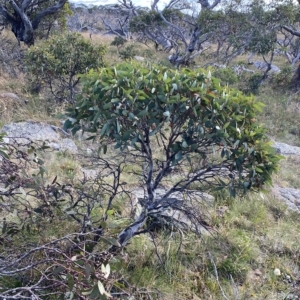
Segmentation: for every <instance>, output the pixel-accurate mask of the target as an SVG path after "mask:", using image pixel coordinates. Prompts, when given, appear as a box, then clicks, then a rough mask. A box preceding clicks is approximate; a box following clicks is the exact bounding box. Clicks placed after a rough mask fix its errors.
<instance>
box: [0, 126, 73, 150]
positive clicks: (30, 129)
mask: <svg viewBox="0 0 300 300" xmlns="http://www.w3.org/2000/svg"><path fill="white" fill-rule="evenodd" d="M56 129H57V130H56ZM58 129H59V128H57V127H55V126H52V125H49V124H45V123H40V122H34V121H27V122H19V123H11V124H8V125H5V126H4V127H3V128H2V129H1V132H5V133H6V135H7V137H5V138H4V141H5V142H6V143H14V142H15V143H21V144H29V143H30V141H33V142H45V143H46V144H47V145H48V146H49V147H51V148H53V149H55V150H59V151H65V150H68V151H69V152H70V153H72V154H76V153H77V152H78V149H77V146H76V145H75V143H74V141H73V140H72V139H69V138H63V137H62V135H61V134H60V133H59V130H58Z"/></svg>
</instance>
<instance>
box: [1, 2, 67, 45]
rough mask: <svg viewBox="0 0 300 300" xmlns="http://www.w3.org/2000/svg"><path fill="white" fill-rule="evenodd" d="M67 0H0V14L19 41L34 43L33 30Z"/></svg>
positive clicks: (28, 43)
mask: <svg viewBox="0 0 300 300" xmlns="http://www.w3.org/2000/svg"><path fill="white" fill-rule="evenodd" d="M66 3H67V0H59V1H55V0H42V1H38V0H34V1H30V0H1V1H0V14H1V15H2V16H3V17H4V18H5V19H6V21H7V22H8V23H10V25H11V30H12V32H13V33H14V35H15V36H16V38H17V40H18V41H19V42H24V43H25V44H26V45H29V46H31V45H33V44H34V31H35V30H36V29H37V28H38V27H39V25H40V23H41V22H42V20H43V19H44V18H46V17H47V16H49V15H53V14H55V13H57V12H58V11H59V10H60V9H62V7H63V6H64V5H65V4H66Z"/></svg>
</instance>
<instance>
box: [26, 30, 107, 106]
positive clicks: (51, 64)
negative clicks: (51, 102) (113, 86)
mask: <svg viewBox="0 0 300 300" xmlns="http://www.w3.org/2000/svg"><path fill="white" fill-rule="evenodd" d="M104 53H105V48H104V47H103V46H95V45H93V44H92V43H91V42H90V41H88V40H85V39H84V38H83V37H82V36H81V35H80V34H76V33H67V34H63V35H58V36H53V37H51V38H50V39H49V40H47V41H45V42H43V43H40V44H39V45H38V46H34V47H31V48H30V49H28V51H27V54H26V58H25V64H26V68H27V71H28V72H29V73H30V74H31V75H32V84H33V85H35V86H38V87H41V88H43V89H49V90H50V92H51V93H52V94H53V95H54V97H55V100H57V101H60V102H62V101H68V102H70V103H73V101H74V97H75V95H76V93H77V92H78V89H77V86H78V83H79V81H80V77H79V76H78V75H79V74H81V73H85V72H86V71H87V70H88V69H90V68H97V67H101V66H103V65H104V63H103V55H104Z"/></svg>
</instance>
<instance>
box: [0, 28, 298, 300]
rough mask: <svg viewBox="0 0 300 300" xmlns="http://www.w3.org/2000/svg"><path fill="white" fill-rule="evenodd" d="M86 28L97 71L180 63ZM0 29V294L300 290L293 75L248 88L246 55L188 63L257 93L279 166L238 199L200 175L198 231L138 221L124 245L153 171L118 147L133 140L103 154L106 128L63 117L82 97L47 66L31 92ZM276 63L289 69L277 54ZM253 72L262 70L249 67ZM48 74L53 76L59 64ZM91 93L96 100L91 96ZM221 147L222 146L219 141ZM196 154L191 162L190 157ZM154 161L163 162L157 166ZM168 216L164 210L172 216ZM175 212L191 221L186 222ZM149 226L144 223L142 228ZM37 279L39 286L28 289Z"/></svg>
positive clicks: (116, 295)
mask: <svg viewBox="0 0 300 300" xmlns="http://www.w3.org/2000/svg"><path fill="white" fill-rule="evenodd" d="M82 36H83V37H84V38H85V40H86V41H91V43H92V44H93V45H103V46H105V47H106V53H105V54H103V62H104V63H105V65H101V66H100V67H99V69H101V68H104V66H106V67H107V68H109V67H111V66H117V64H118V63H121V62H124V61H125V60H127V61H131V62H132V64H133V66H136V65H137V66H138V67H137V69H140V70H142V69H147V68H150V67H149V66H150V64H151V65H155V64H157V65H159V66H160V67H162V66H165V67H166V68H169V69H170V70H173V69H174V68H173V66H172V65H171V64H170V62H169V60H168V56H169V53H166V52H163V51H156V50H155V48H154V47H148V46H147V45H143V44H138V43H137V42H134V41H132V40H129V41H127V42H126V43H125V45H112V42H113V41H114V36H111V35H108V36H107V35H105V36H103V35H100V34H92V35H91V36H90V34H89V33H82ZM2 37H3V40H5V41H9V43H8V42H7V43H6V44H5V45H6V47H4V48H3V49H4V50H3V51H4V52H3V53H5V55H6V56H5V62H6V63H5V64H4V63H2V65H1V73H0V107H1V109H0V112H1V115H0V123H1V128H4V129H3V131H5V132H7V137H4V138H3V137H1V139H2V140H1V149H0V154H1V163H2V167H1V172H0V178H1V180H0V182H1V189H0V195H1V202H0V207H1V208H0V209H1V210H0V224H1V225H0V226H1V229H2V233H1V235H0V248H1V250H0V274H1V277H0V298H1V299H128V300H129V299H166V300H167V299H170V300H171V299H178V300H184V299H194V300H196V299H203V300H204V299H217V300H218V299H270V300H271V299H282V300H283V299H299V298H300V270H299V258H300V246H299V245H300V235H299V230H300V222H299V205H300V202H299V198H300V179H299V178H300V168H299V164H300V150H299V148H298V147H300V140H299V128H300V127H299V121H298V120H299V113H300V111H299V107H298V106H299V105H298V104H299V103H298V102H299V99H298V98H299V93H298V91H297V90H295V89H292V88H291V86H290V81H291V77H292V75H291V72H292V71H290V73H289V74H283V76H282V77H280V74H282V73H279V74H273V75H271V76H269V78H268V79H267V80H266V81H265V82H264V83H263V84H262V85H261V86H260V87H259V88H258V89H256V87H254V88H253V90H250V91H249V82H251V81H249V77H250V76H252V73H249V72H241V73H237V74H236V73H235V72H234V67H235V66H236V65H237V64H238V62H239V63H240V62H244V63H245V64H246V63H247V56H246V55H240V56H238V57H236V58H235V59H234V61H233V62H232V63H231V64H230V65H229V66H228V67H226V68H225V69H223V68H219V67H218V66H216V65H215V66H213V65H210V66H207V63H208V62H210V60H211V57H209V55H206V54H205V53H204V55H200V56H198V57H197V58H196V59H195V61H194V64H193V65H192V66H190V68H191V69H198V68H199V67H203V66H204V67H205V68H206V70H205V71H202V70H201V71H199V72H204V73H203V74H205V76H209V75H207V74H212V76H213V77H214V76H215V77H217V78H219V79H220V81H221V82H222V84H224V86H227V83H228V82H229V81H231V79H232V78H233V80H232V81H231V82H230V83H229V86H230V87H235V88H238V89H240V90H243V91H244V93H247V94H248V96H249V95H250V94H251V93H253V92H254V93H256V95H255V99H256V101H259V102H262V103H263V104H264V108H263V110H262V112H260V113H258V114H257V116H256V120H255V122H256V121H257V123H260V124H262V125H263V126H264V127H265V128H266V135H267V137H268V138H269V139H270V140H271V141H272V142H273V147H275V148H276V149H277V152H278V154H281V155H282V159H281V160H280V162H279V171H278V173H277V174H273V175H272V181H273V186H270V185H267V184H266V185H264V186H263V188H262V189H254V191H249V193H247V194H246V195H242V193H237V196H236V197H232V195H230V193H229V192H228V190H219V191H218V190H215V191H214V192H212V193H210V194H209V195H208V194H206V192H207V190H209V189H210V185H211V184H212V183H211V181H210V180H207V181H206V182H205V184H203V185H198V183H197V184H196V183H195V184H194V185H192V186H191V187H190V188H189V189H188V190H189V191H193V192H194V191H195V190H196V191H197V192H200V193H201V197H202V198H201V202H199V203H200V204H201V205H203V206H195V207H194V208H195V211H196V210H197V209H199V211H201V214H203V216H202V215H201V218H202V217H203V220H202V219H201V222H202V224H203V226H202V228H201V235H200V236H199V235H198V234H196V233H195V230H194V231H193V230H190V229H191V228H193V224H190V223H188V224H189V229H188V230H187V227H184V226H183V227H180V226H177V227H176V226H175V225H174V224H172V223H169V224H168V223H167V222H166V223H163V222H162V221H160V222H161V223H160V222H157V223H155V222H153V224H154V225H153V226H152V227H151V226H150V225H151V219H149V222H150V223H149V224H150V225H149V224H148V223H145V224H144V227H142V228H143V229H145V233H143V230H141V232H140V233H139V234H137V235H136V236H134V237H133V238H132V239H131V240H130V241H129V243H128V244H126V245H125V246H124V247H121V249H119V248H118V247H119V246H120V243H119V242H118V235H119V234H120V232H122V230H123V229H124V228H126V226H129V225H130V224H131V223H132V222H133V221H134V218H135V217H136V215H137V214H138V212H139V209H140V207H139V205H140V203H142V201H143V200H145V199H144V193H145V192H144V186H143V185H142V184H141V182H142V180H143V178H142V176H144V175H143V174H144V173H143V172H146V171H147V170H146V171H145V170H144V169H143V168H145V169H147V168H146V167H144V166H143V165H142V163H141V161H139V159H141V158H140V156H139V155H136V156H135V157H134V159H132V158H131V159H132V160H129V159H128V158H127V157H125V154H126V153H127V152H126V151H132V153H134V151H135V150H136V149H131V148H129V150H128V149H127V148H126V149H125V148H124V149H122V148H121V147H120V148H121V149H122V150H123V152H122V151H121V150H120V149H119V148H118V147H114V144H113V142H112V141H109V143H108V145H107V148H108V150H107V153H106V154H103V152H98V150H99V145H100V141H99V139H98V136H99V134H100V130H98V131H95V132H93V131H92V130H90V131H88V130H86V132H84V128H82V127H81V128H80V130H79V131H78V132H77V133H76V134H74V135H73V134H72V132H71V131H70V130H69V131H68V130H67V128H66V126H65V127H63V124H64V123H65V121H66V120H68V116H67V112H66V111H67V110H68V109H69V110H70V109H71V110H72V109H74V107H76V105H77V108H78V107H80V105H79V104H76V105H75V104H74V103H72V101H73V98H72V101H69V103H68V102H67V101H60V100H59V99H60V98H57V99H58V100H57V99H55V98H54V96H53V94H51V92H50V91H49V89H47V87H46V85H47V84H48V82H47V76H48V79H49V77H50V75H51V76H52V75H53V71H52V73H48V75H46V76H45V78H43V79H41V78H38V79H39V80H40V81H39V86H38V87H36V86H34V88H35V89H34V88H33V84H32V83H33V82H34V80H33V78H34V76H31V77H30V76H29V73H28V69H29V67H28V66H27V67H26V68H24V66H23V65H22V64H21V63H20V61H22V60H13V59H12V58H15V57H19V58H18V59H23V57H24V55H25V53H26V51H27V47H25V46H24V45H22V46H21V48H18V46H17V41H15V40H14V37H13V36H12V34H11V33H10V32H8V31H6V32H5V31H4V32H2ZM43 43H44V41H38V42H37V43H36V46H37V47H40V49H41V48H42V47H43V46H42V45H43ZM62 43H63V42H61V44H62ZM66 44H67V43H66ZM117 46H118V47H117ZM210 47H212V48H214V47H215V45H210ZM207 51H209V48H208V50H207ZM99 55H100V54H99ZM101 55H102V54H101ZM20 57H21V58H20ZM255 59H257V60H258V59H259V58H258V57H256V58H255ZM65 60H66V61H67V59H65ZM138 60H139V61H141V62H137V61H138ZM97 63H98V62H97ZM100 63H102V62H100ZM273 63H274V64H276V65H277V66H279V67H280V68H281V69H282V70H283V69H284V66H285V61H284V60H283V58H282V57H281V56H277V57H275V59H274V61H273ZM33 64H34V62H32V65H33ZM135 64H136V65H135ZM246 66H247V65H246ZM44 68H45V69H46V66H44ZM247 68H250V69H251V70H253V72H255V74H259V75H261V74H262V72H261V71H260V70H257V69H255V68H254V66H247ZM16 70H17V71H16ZM56 70H57V73H56V75H57V74H58V73H59V71H58V67H57V66H56ZM170 72H171V71H170ZM49 74H50V75H49ZM54 74H55V72H54ZM172 74H173V73H172ZM57 76H58V75H57ZM90 76H91V77H92V75H90ZM97 76H98V75H97ZM174 76H175V75H174ZM54 78H55V77H54ZM205 78H206V77H205ZM207 78H209V77H207ZM289 78H290V80H289ZM28 79H29V80H28ZM55 79H56V78H55ZM136 80H138V78H136ZM129 81H130V80H129V79H128V82H129ZM53 82H55V84H57V82H56V81H53ZM34 83H36V82H34ZM205 83H207V82H206V81H205ZM81 84H82V83H81V82H80V83H79V84H78V85H77V86H76V89H78V90H76V89H75V88H74V90H76V91H77V96H76V97H78V98H80V97H81V96H82V97H84V96H85V94H88V90H85V91H84V92H82V90H81V87H82V85H81ZM128 85H129V83H128ZM250 88H251V87H250ZM87 89H88V88H87ZM224 89H225V88H224ZM95 90H97V89H96V88H95ZM124 90H125V88H124ZM130 92H131V91H130ZM130 92H129V95H130ZM144 92H145V93H146V92H147V91H146V89H145V91H144ZM154 92H155V91H153V93H154ZM209 92H210V91H209ZM64 95H65V94H64ZM99 95H100V94H99ZM101 95H102V94H101ZM58 96H59V97H60V96H61V94H59V95H58ZM104 96H105V95H102V96H101V97H103V99H104ZM63 97H65V96H63ZM99 97H100V96H99ZM237 97H238V96H237ZM249 97H252V96H249ZM64 99H66V97H65V98H64ZM67 99H71V98H67ZM76 99H77V98H76ZM97 99H98V98H97V97H96V96H95V98H93V101H95V102H96V101H97ZM74 101H75V100H74ZM80 101H82V99H81V100H80ZM103 101H104V100H103ZM103 103H104V102H103ZM91 107H92V106H91ZM91 107H90V108H91ZM116 109H117V108H116ZM155 109H156V108H155ZM90 110H92V108H91V109H90ZM153 110H154V108H153ZM147 113H148V111H147ZM149 114H150V112H149ZM143 116H144V114H143V113H142V114H140V116H139V118H140V119H141V118H142V117H143ZM167 116H168V115H166V114H165V115H164V117H167ZM69 120H70V119H69ZM136 121H137V120H136ZM70 122H72V120H71V121H70ZM93 122H94V121H93ZM124 124H125V122H124ZM124 124H123V126H124V127H125V125H124ZM126 124H127V123H126ZM151 125H153V124H151ZM154 125H155V126H157V125H156V124H154ZM154 125H153V126H154ZM249 126H250V125H249ZM170 127H171V126H170ZM71 129H72V128H71ZM154 129H155V128H154ZM74 132H75V131H74ZM74 132H73V133H74ZM97 134H98V136H97V137H96V138H94V139H93V136H94V135H97ZM167 134H169V133H167ZM7 138H10V143H9V144H8V143H7V140H5V139H7ZM20 138H22V139H20ZM14 139H15V141H14ZM30 140H31V142H30ZM41 140H42V141H44V142H45V143H44V144H43V142H42V143H41V142H40V141H41ZM154 143H155V147H154V149H153V152H154V156H153V157H154V160H157V161H159V160H160V159H161V157H162V156H163V154H164V152H163V151H164V148H163V145H162V144H160V142H159V141H154ZM132 145H133V144H132ZM132 145H131V146H132ZM288 146H294V147H292V148H289V147H288ZM132 148H134V147H133V146H132ZM102 150H103V149H102ZM216 151H217V154H218V151H219V148H218V149H217V150H216ZM99 153H100V154H99ZM124 153H125V154H124ZM8 155H9V156H10V160H9V159H8ZM214 155H215V153H210V154H209V155H208V157H209V158H210V157H214ZM191 159H192V163H191V165H192V166H193V164H195V165H196V160H193V159H194V158H193V157H192V158H191ZM214 161H215V160H214ZM201 164H202V165H203V164H204V162H203V161H202V162H201ZM196 166H197V165H196ZM155 167H157V168H159V166H158V164H157V165H155ZM188 167H190V166H187V165H184V167H183V170H184V171H181V170H180V171H179V169H176V166H175V167H174V168H173V169H172V172H171V175H169V174H168V175H166V180H165V181H162V184H161V185H160V186H159V188H158V189H157V193H158V194H159V193H162V194H164V193H165V189H167V188H169V187H171V186H172V184H174V182H176V180H178V178H179V179H180V180H183V179H182V178H185V176H187V174H188V175H189V176H190V175H191V174H194V173H195V172H196V171H195V170H193V169H191V170H190V169H188ZM154 172H155V170H154ZM33 174H34V176H33ZM141 174H142V175H141ZM204 192H205V193H204ZM203 193H204V194H203ZM173 196H174V195H173ZM175 196H176V198H175V200H176V201H178V199H179V200H180V201H184V200H186V199H185V197H186V195H185V194H183V196H182V195H178V194H175ZM175 196H174V197H175ZM157 197H159V196H157ZM180 197H181V198H180ZM171 199H173V198H171ZM110 200H111V205H109V206H108V205H107V203H109V202H110ZM112 200H113V201H112ZM173 200H174V199H173ZM175 200H174V201H175ZM199 203H198V202H197V205H200V204H199ZM172 213H173V215H171V217H173V216H174V215H175V214H174V212H171V213H170V214H172ZM165 217H166V218H165V219H164V220H169V219H168V217H170V215H167V216H166V215H165ZM179 218H181V217H180V216H179ZM153 219H154V220H155V215H153ZM156 221H157V220H156ZM179 221H180V222H182V223H187V221H186V220H185V219H184V218H182V219H180V220H179ZM148 225H149V228H150V227H151V230H146V229H147V228H148V227H147V226H148ZM114 247H116V249H117V250H116V251H115V252H114V251H112V248H114ZM16 262H17V263H16ZM18 263H19V264H18ZM108 266H109V267H108ZM11 274H12V275H11ZM52 276H54V277H52ZM55 276H56V277H55ZM53 278H55V279H53ZM39 280H40V281H41V282H42V283H43V284H42V286H43V289H42V292H41V295H40V296H36V295H37V294H38V293H39V292H40V287H36V286H35V284H37V282H39ZM99 282H100V283H99ZM65 291H67V292H65ZM99 292H100V293H99ZM79 293H81V296H80V297H79V296H78V295H79ZM22 297H23V298H22ZM30 297H32V298H30ZM59 297H60V298H59Z"/></svg>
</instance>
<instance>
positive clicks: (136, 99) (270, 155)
mask: <svg viewBox="0 0 300 300" xmlns="http://www.w3.org/2000/svg"><path fill="white" fill-rule="evenodd" d="M261 107H262V104H261V103H259V102H256V101H255V99H254V97H253V96H248V97H247V96H245V95H243V94H242V93H241V92H239V91H237V90H233V89H229V88H228V87H222V86H220V84H219V81H218V80H216V79H215V78H211V74H210V72H209V73H208V74H206V73H205V72H204V71H203V70H196V71H192V70H190V69H181V70H170V69H168V68H166V67H159V66H156V65H154V66H149V65H148V66H147V67H145V66H143V65H140V64H137V63H134V62H133V63H123V64H119V65H117V66H115V67H110V68H103V69H101V70H99V71H95V70H92V71H90V72H89V73H88V74H87V75H86V76H85V78H84V94H83V96H82V98H81V99H80V101H79V102H78V103H77V104H76V109H74V110H71V111H70V116H71V117H70V119H68V120H67V121H66V122H65V128H66V129H68V128H72V132H73V133H75V132H76V131H78V130H79V129H83V130H87V131H89V132H92V133H94V136H91V137H90V138H94V139H97V140H98V139H99V142H100V145H101V147H102V149H103V151H104V153H106V152H107V151H108V149H110V153H109V154H110V155H112V154H113V149H111V148H109V145H111V144H112V143H113V144H114V146H115V147H114V148H115V149H120V150H121V151H122V155H120V158H122V159H123V158H124V157H125V158H126V164H129V165H136V166H137V165H139V166H140V169H136V170H135V171H134V172H132V176H136V175H137V174H139V176H140V177H139V180H140V182H142V184H143V186H144V190H145V191H146V192H145V200H144V201H142V202H141V206H142V207H141V209H140V210H139V213H138V214H137V217H136V219H135V220H134V221H133V222H132V223H131V224H130V225H129V226H128V227H126V228H125V229H124V230H123V231H122V232H121V233H120V234H119V236H118V241H119V243H120V245H122V246H124V245H125V244H126V243H127V241H128V240H130V239H131V238H132V237H133V236H134V235H135V234H136V233H137V232H138V231H139V230H140V229H141V228H142V227H143V226H144V225H145V224H148V225H149V227H148V230H150V229H149V228H152V227H151V226H152V225H151V222H150V224H149V223H147V221H149V220H153V219H154V220H156V221H157V220H159V222H162V223H164V224H168V223H169V224H172V226H176V225H177V226H179V227H181V226H183V227H185V225H182V222H178V220H177V221H176V219H175V218H173V217H172V216H168V215H167V216H166V215H165V214H164V210H165V209H168V208H171V209H174V210H176V209H177V210H178V209H179V210H180V212H181V214H185V216H186V218H187V220H190V224H192V225H191V227H192V229H193V230H194V231H196V232H197V233H199V232H200V230H199V228H200V227H201V226H203V223H202V222H203V216H202V211H201V201H204V202H205V199H204V200H203V198H202V197H198V198H197V195H196V194H197V193H195V191H194V192H193V191H191V190H190V189H191V187H192V186H194V189H195V187H196V189H197V190H198V191H200V192H203V191H206V190H207V191H209V192H211V191H212V190H220V189H228V190H229V192H230V195H231V196H235V195H236V194H237V193H241V194H243V193H245V192H247V191H248V190H249V189H251V188H255V189H257V188H260V187H261V186H262V185H263V184H264V183H266V182H269V181H270V180H271V177H270V176H271V174H272V172H273V171H275V170H276V169H277V162H278V160H279V157H278V156H277V155H276V154H275V150H274V149H273V148H271V146H270V144H269V143H268V142H267V141H266V137H265V134H264V129H263V128H262V127H261V126H260V125H258V124H257V123H256V122H255V117H256V113H257V112H259V111H260V110H261ZM157 147H158V148H159V149H161V151H160V155H159V156H157V155H155V153H157V152H158V150H157ZM128 149H130V151H127V150H128ZM116 159H117V158H116ZM174 167H176V172H177V174H178V177H176V176H175V178H174V181H172V184H171V182H169V181H168V189H167V190H166V191H165V192H164V193H163V194H162V195H159V196H156V190H157V189H158V187H159V186H161V185H163V183H164V182H165V180H167V179H166V178H167V177H168V176H169V174H170V173H171V172H172V171H173V170H174ZM138 170H140V171H138ZM180 174H181V176H180ZM182 174H183V175H182ZM176 193H184V194H186V196H185V197H186V198H185V197H183V199H185V200H183V199H182V200H181V201H179V200H178V201H175V200H174V198H172V197H174V196H173V195H174V194H176ZM175 199H176V198H175ZM162 220H165V222H163V221H162ZM178 223H179V224H178ZM174 224H175V225H174ZM186 226H187V227H189V226H188V225H186ZM145 230H146V231H147V229H145Z"/></svg>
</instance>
